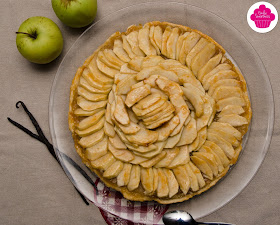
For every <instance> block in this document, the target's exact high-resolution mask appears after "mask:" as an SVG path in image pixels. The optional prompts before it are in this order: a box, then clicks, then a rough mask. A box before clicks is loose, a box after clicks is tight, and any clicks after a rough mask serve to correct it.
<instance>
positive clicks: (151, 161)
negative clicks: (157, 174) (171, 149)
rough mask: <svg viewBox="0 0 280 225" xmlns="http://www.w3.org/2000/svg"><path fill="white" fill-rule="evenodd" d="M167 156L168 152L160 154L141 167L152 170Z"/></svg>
mask: <svg viewBox="0 0 280 225" xmlns="http://www.w3.org/2000/svg"><path fill="white" fill-rule="evenodd" d="M165 156H166V152H165V151H163V152H161V153H160V154H158V155H157V156H155V157H154V158H152V159H150V160H148V161H145V162H143V163H141V164H140V165H141V166H142V167H144V168H150V167H152V166H154V165H155V164H157V163H158V162H159V161H160V160H162V159H163V158H164V157H165Z"/></svg>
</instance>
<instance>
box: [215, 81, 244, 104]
mask: <svg viewBox="0 0 280 225" xmlns="http://www.w3.org/2000/svg"><path fill="white" fill-rule="evenodd" d="M227 80H233V79H227ZM212 97H213V98H214V99H215V100H216V101H219V100H221V99H225V98H229V97H238V98H242V97H243V91H242V90H241V88H240V87H231V86H220V87H218V88H216V89H215V91H214V93H213V95H212Z"/></svg>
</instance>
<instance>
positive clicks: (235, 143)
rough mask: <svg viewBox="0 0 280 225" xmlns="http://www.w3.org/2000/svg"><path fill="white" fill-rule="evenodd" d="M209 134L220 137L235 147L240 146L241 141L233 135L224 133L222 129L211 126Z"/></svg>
mask: <svg viewBox="0 0 280 225" xmlns="http://www.w3.org/2000/svg"><path fill="white" fill-rule="evenodd" d="M208 132H210V133H214V134H217V135H219V136H220V137H222V138H223V139H225V140H226V141H227V142H229V143H230V144H231V145H232V146H234V147H238V146H239V145H240V143H239V141H238V140H237V139H236V137H234V136H233V135H232V134H231V133H228V132H225V131H222V130H220V129H215V128H211V126H210V127H209V129H208Z"/></svg>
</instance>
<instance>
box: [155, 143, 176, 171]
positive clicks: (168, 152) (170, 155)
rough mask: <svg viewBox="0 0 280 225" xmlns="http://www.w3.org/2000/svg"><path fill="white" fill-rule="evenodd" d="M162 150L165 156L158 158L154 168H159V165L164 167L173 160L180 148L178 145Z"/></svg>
mask: <svg viewBox="0 0 280 225" xmlns="http://www.w3.org/2000/svg"><path fill="white" fill-rule="evenodd" d="M164 151H165V152H166V156H165V157H164V158H163V159H162V160H160V161H159V162H158V163H157V164H155V167H156V168H159V167H164V168H166V167H167V166H168V165H169V164H170V163H171V162H172V161H173V160H174V158H175V157H176V156H177V155H178V154H179V152H180V149H179V148H178V147H175V148H173V149H166V150H164Z"/></svg>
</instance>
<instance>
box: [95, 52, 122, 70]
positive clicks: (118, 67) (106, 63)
mask: <svg viewBox="0 0 280 225" xmlns="http://www.w3.org/2000/svg"><path fill="white" fill-rule="evenodd" d="M97 58H98V60H100V61H101V62H102V63H104V64H105V65H107V66H108V67H109V68H112V69H115V70H118V71H119V70H120V69H121V66H119V65H115V64H113V63H112V62H110V61H109V60H108V59H107V57H106V56H105V55H104V53H103V51H99V52H98V54H97Z"/></svg>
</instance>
